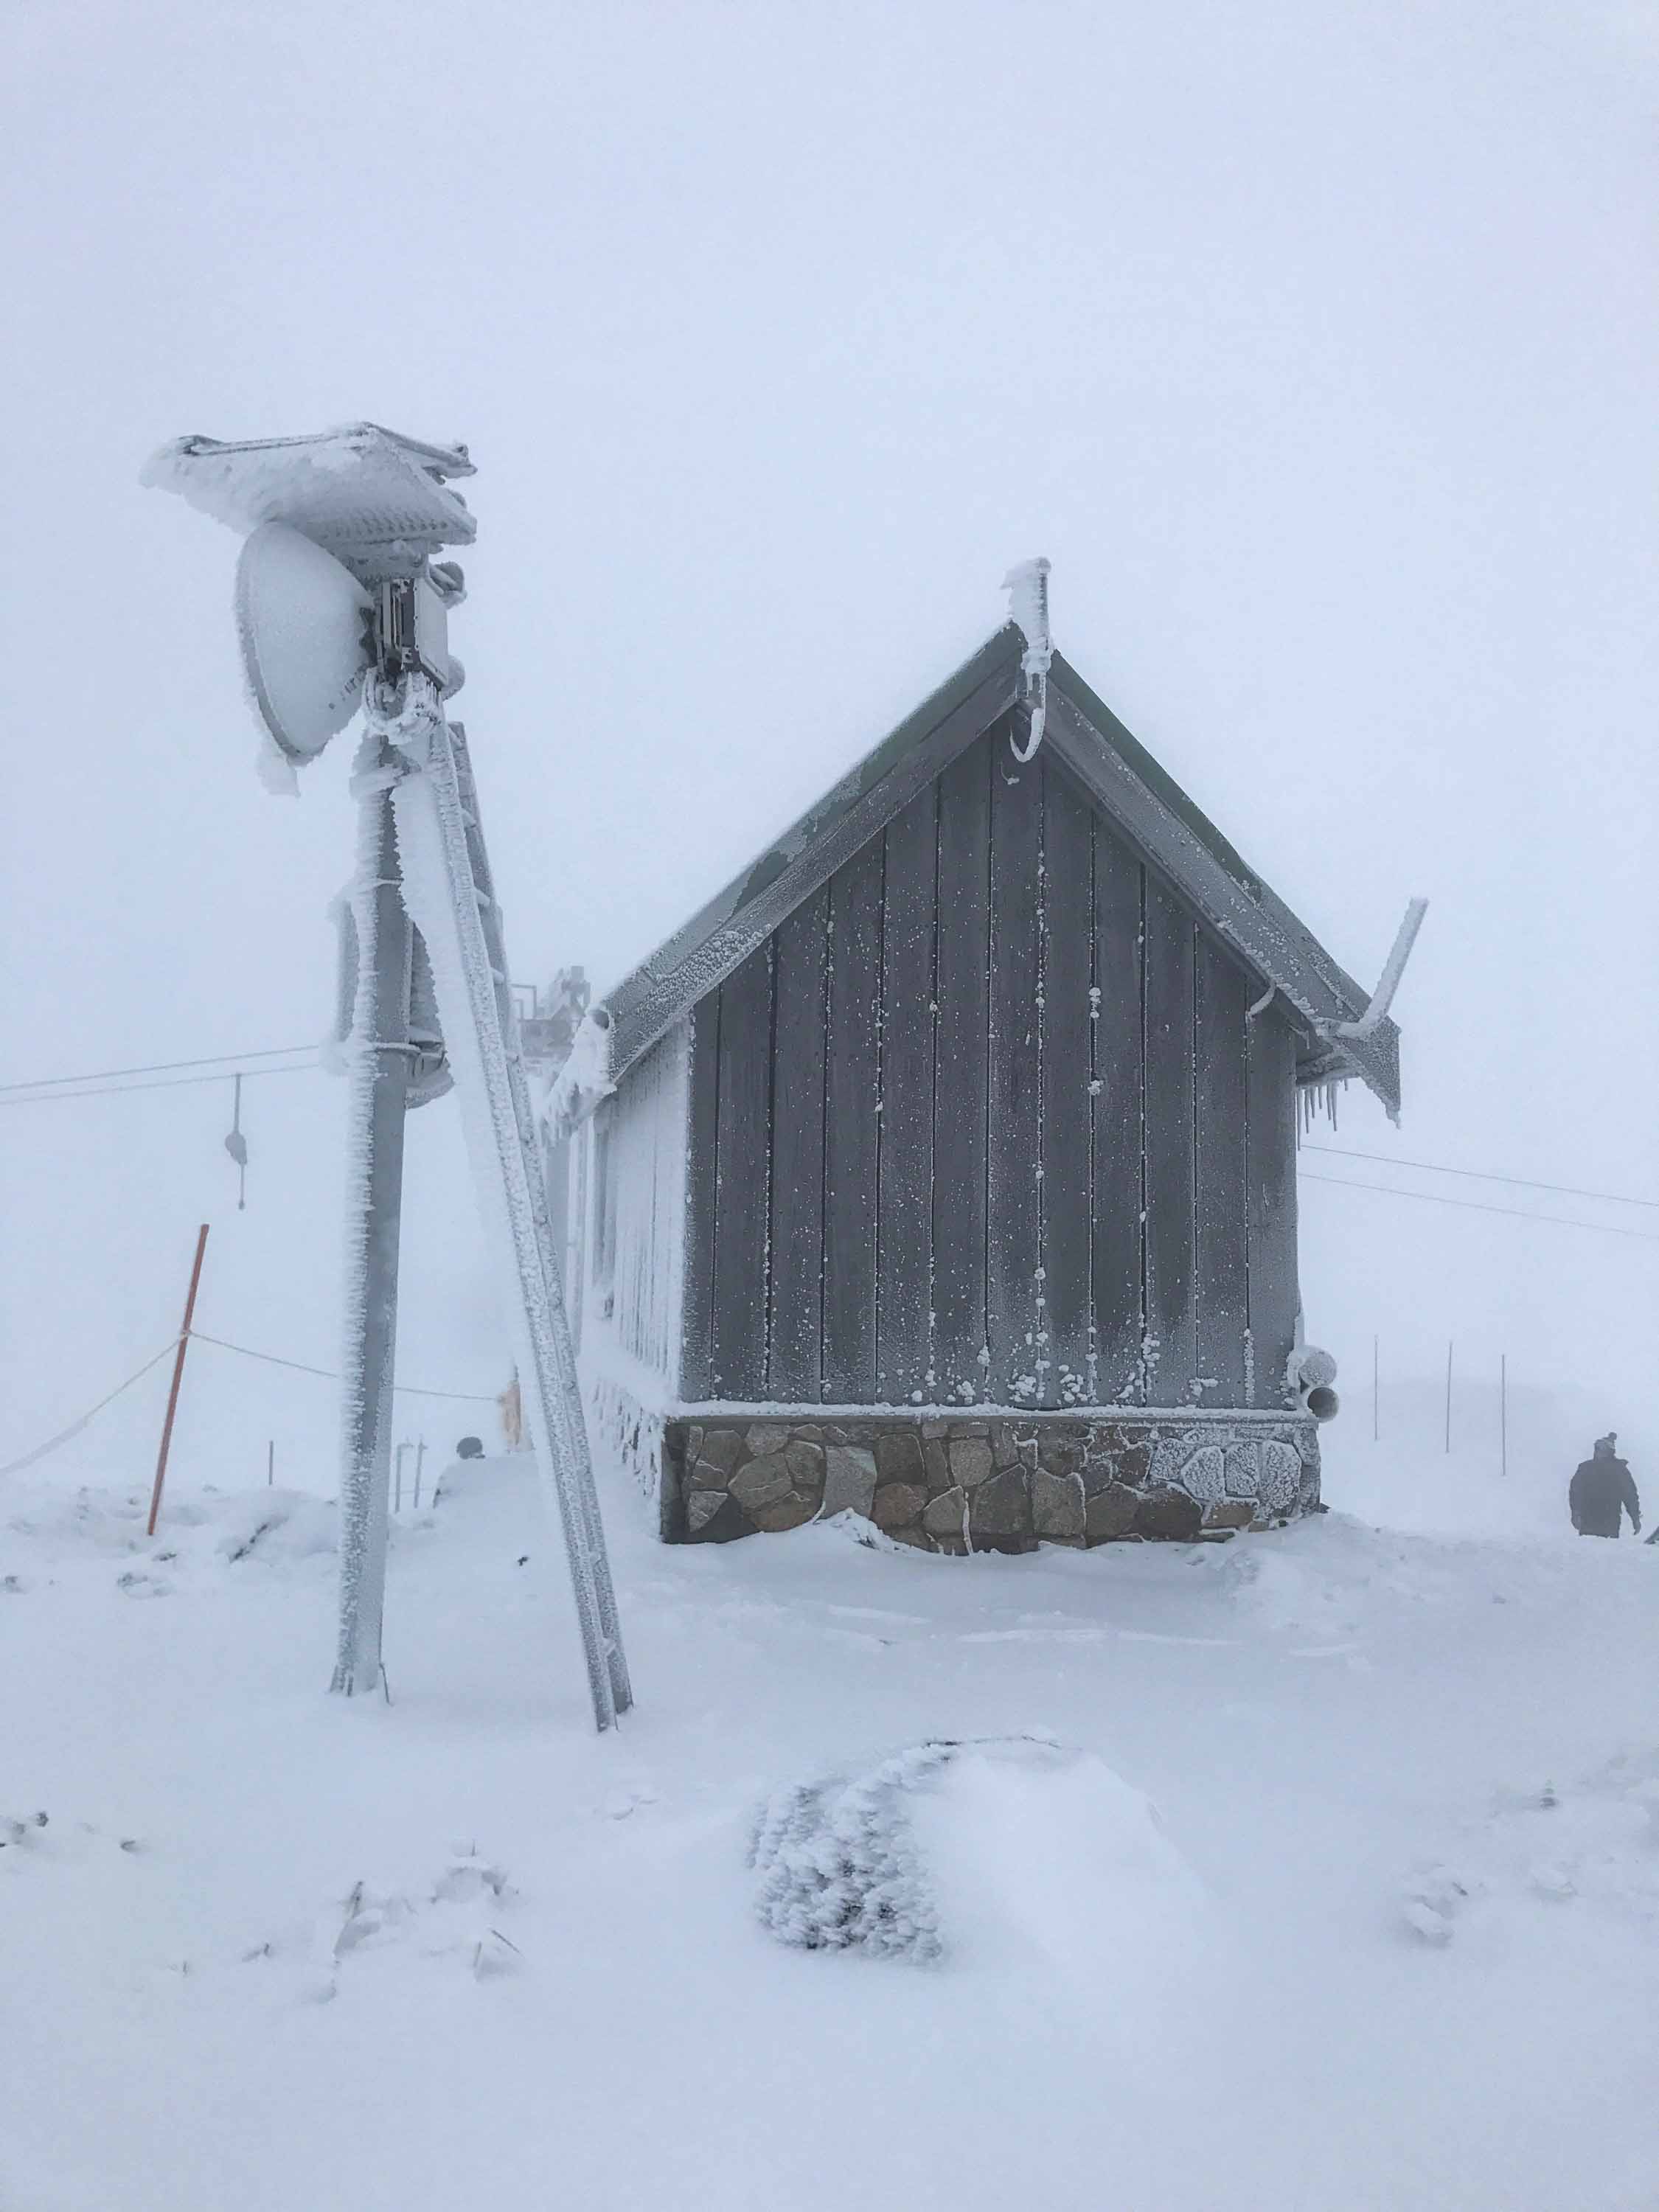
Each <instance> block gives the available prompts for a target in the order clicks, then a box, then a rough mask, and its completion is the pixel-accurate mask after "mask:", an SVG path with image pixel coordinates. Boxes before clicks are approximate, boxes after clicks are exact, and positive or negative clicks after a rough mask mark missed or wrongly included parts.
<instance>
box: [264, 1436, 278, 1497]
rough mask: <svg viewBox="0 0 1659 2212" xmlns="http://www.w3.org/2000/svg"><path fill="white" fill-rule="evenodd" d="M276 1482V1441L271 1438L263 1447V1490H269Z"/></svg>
mask: <svg viewBox="0 0 1659 2212" xmlns="http://www.w3.org/2000/svg"><path fill="white" fill-rule="evenodd" d="M275 1481H276V1437H272V1438H271V1440H270V1443H268V1444H267V1445H266V1446H265V1488H266V1489H267V1490H269V1489H270V1487H271V1486H272V1485H273V1484H274V1483H275Z"/></svg>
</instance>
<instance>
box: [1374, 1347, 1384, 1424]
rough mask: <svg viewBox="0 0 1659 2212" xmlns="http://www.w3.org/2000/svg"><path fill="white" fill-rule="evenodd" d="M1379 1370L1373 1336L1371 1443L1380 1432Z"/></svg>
mask: <svg viewBox="0 0 1659 2212" xmlns="http://www.w3.org/2000/svg"><path fill="white" fill-rule="evenodd" d="M1379 1371H1380V1362H1379V1357H1378V1353H1377V1340H1376V1338H1375V1337H1373V1338H1372V1339H1371V1442H1372V1443H1376V1440H1377V1438H1378V1437H1380V1436H1381V1435H1382V1433H1383V1430H1382V1425H1381V1419H1380V1416H1379V1414H1378V1411H1377V1406H1378V1400H1379V1395H1380V1393H1379V1388H1378V1383H1377V1376H1378V1373H1379Z"/></svg>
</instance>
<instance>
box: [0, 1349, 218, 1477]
mask: <svg viewBox="0 0 1659 2212" xmlns="http://www.w3.org/2000/svg"><path fill="white" fill-rule="evenodd" d="M178 1346H179V1339H178V1338H177V1337H176V1336H173V1337H169V1338H168V1339H167V1342H166V1343H165V1344H164V1345H163V1346H161V1350H160V1351H159V1352H157V1353H156V1354H155V1357H154V1358H150V1359H147V1360H146V1361H145V1362H144V1364H143V1366H142V1367H141V1368H140V1369H139V1370H138V1371H137V1374H136V1375H129V1376H128V1377H127V1379H126V1381H125V1383H117V1384H116V1386H115V1388H114V1389H112V1391H111V1392H110V1394H109V1395H108V1397H106V1398H100V1400H99V1401H98V1403H97V1404H96V1405H95V1406H94V1407H91V1409H90V1410H89V1411H88V1412H87V1413H82V1416H81V1418H80V1419H79V1420H78V1421H71V1422H70V1425H69V1426H68V1428H66V1429H59V1431H58V1434H57V1435H56V1436H55V1437H47V1439H46V1443H43V1444H36V1446H35V1447H34V1449H33V1451H30V1452H25V1453H24V1454H23V1456H22V1458H21V1459H15V1460H12V1461H10V1462H8V1464H7V1465H6V1466H4V1467H0V1474H20V1473H21V1471H22V1469H23V1468H26V1467H33V1464H34V1462H35V1461H36V1460H38V1459H45V1457H46V1454H47V1453H48V1452H55V1451H56V1450H57V1449H58V1445H59V1444H66V1443H68V1442H69V1440H70V1437H78V1436H79V1435H80V1433H81V1431H82V1429H84V1428H85V1427H86V1425H87V1424H88V1421H90V1420H91V1419H93V1418H94V1415H96V1414H99V1413H102V1412H103V1410H104V1408H105V1407H106V1406H112V1405H113V1404H114V1403H115V1401H116V1400H117V1399H118V1397H119V1396H120V1395H121V1393H122V1392H123V1391H124V1390H131V1388H132V1386H133V1384H134V1383H142V1382H143V1378H144V1377H145V1376H146V1375H148V1374H149V1370H150V1369H151V1368H152V1367H159V1366H160V1365H161V1362H162V1361H163V1360H164V1359H165V1358H167V1354H168V1352H174V1351H176V1350H177V1349H178Z"/></svg>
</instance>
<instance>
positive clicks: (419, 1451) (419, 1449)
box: [415, 1437, 426, 1513]
mask: <svg viewBox="0 0 1659 2212" xmlns="http://www.w3.org/2000/svg"><path fill="white" fill-rule="evenodd" d="M425 1464H426V1438H425V1437H422V1438H421V1441H420V1442H419V1443H417V1444H416V1447H415V1510H416V1512H417V1513H418V1512H419V1511H420V1510H421V1469H422V1467H424V1466H425Z"/></svg>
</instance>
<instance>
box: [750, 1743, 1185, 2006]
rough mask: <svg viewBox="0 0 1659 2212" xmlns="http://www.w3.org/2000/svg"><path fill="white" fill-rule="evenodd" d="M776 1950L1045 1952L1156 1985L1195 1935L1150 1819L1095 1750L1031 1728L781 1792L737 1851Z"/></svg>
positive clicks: (1172, 1862) (1169, 1857)
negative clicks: (746, 1847) (746, 1853)
mask: <svg viewBox="0 0 1659 2212" xmlns="http://www.w3.org/2000/svg"><path fill="white" fill-rule="evenodd" d="M750 1865H751V1867H752V1868H753V1869H754V1870H755V1875H756V1886H755V1905H756V1910H757V1912H758V1914H759V1916H760V1919H761V1923H762V1924H763V1926H764V1927H765V1928H766V1929H768V1930H769V1932H770V1933H771V1934H772V1935H774V1936H776V1937H777V1938H778V1940H779V1942H783V1943H788V1944H792V1945H793V1946H795V1947H796V1948H799V1949H801V1950H806V1951H845V1950H853V1949H857V1950H862V1951H867V1952H872V1953H873V1954H875V1955H876V1956H878V1957H888V1958H906V1959H910V1960H917V1961H928V1960H936V1959H939V1958H940V1957H942V1956H943V1955H944V1954H945V1952H946V1951H947V1950H950V1951H952V1952H955V1951H957V1950H958V1949H960V1951H961V1952H962V1953H963V1954H964V1956H967V1957H970V1958H973V1957H977V1958H978V1959H979V1960H981V1961H983V1960H986V1959H989V1958H992V1957H994V1956H996V1955H998V1954H1001V1955H1003V1956H1022V1957H1030V1956H1039V1955H1042V1956H1047V1957H1048V1959H1049V1960H1050V1961H1051V1962H1053V1963H1055V1964H1057V1965H1059V1966H1061V1967H1062V1968H1063V1969H1066V1970H1068V1971H1082V1972H1085V1973H1087V1974H1090V1975H1093V1976H1095V1977H1096V1978H1099V1977H1100V1976H1109V1977H1110V1978H1111V1979H1112V1980H1113V1981H1114V1982H1115V1984H1116V1985H1117V1986H1118V1987H1119V1989H1120V1990H1121V1992H1122V1993H1123V1994H1124V1995H1125V1997H1126V2001H1127V1998H1128V1996H1129V1993H1130V1991H1131V1990H1133V1989H1134V1988H1137V1987H1140V1988H1144V1987H1151V1986H1154V1985H1156V1984H1157V1982H1158V1978H1159V1977H1160V1975H1162V1974H1163V1973H1164V1972H1166V1971H1167V1970H1168V1967H1169V1966H1170V1961H1171V1960H1174V1959H1175V1958H1176V1957H1177V1956H1182V1955H1185V1954H1187V1953H1188V1951H1189V1950H1190V1948H1191V1944H1192V1942H1193V1941H1194V1938H1195V1937H1196V1936H1197V1935H1198V1934H1199V1931H1200V1929H1201V1926H1202V1915H1203V1910H1204V1899H1203V1893H1202V1888H1201V1886H1200V1884H1199V1882H1198V1881H1197V1879H1196V1877H1195V1876H1194V1874H1193V1873H1192V1870H1191V1869H1190V1868H1188V1865H1187V1863H1186V1862H1185V1860H1184V1859H1183V1858H1182V1856H1181V1853H1180V1852H1179V1851H1178V1850H1176V1847H1175V1845H1174V1844H1172V1843H1171V1842H1170V1838H1168V1837H1167V1836H1166V1835H1165V1834H1164V1831H1163V1828H1162V1826H1161V1824H1160V1822H1159V1820H1158V1813H1157V1810H1156V1808H1155V1807H1153V1806H1152V1804H1151V1803H1150V1802H1148V1801H1147V1799H1146V1798H1145V1797H1144V1796H1142V1795H1141V1793H1140V1792H1139V1790H1136V1789H1134V1788H1133V1786H1132V1785H1131V1784H1129V1783H1127V1782H1126V1781H1125V1780H1124V1779H1123V1778H1122V1776H1121V1775H1120V1774H1118V1773H1116V1772H1115V1771H1114V1770H1113V1769H1112V1768H1111V1767H1110V1766H1109V1765H1107V1764H1106V1762H1105V1761H1104V1760H1103V1759H1101V1758H1099V1757H1098V1756H1097V1754H1096V1753H1092V1752H1089V1751H1084V1750H1081V1749H1079V1748H1077V1747H1069V1746H1066V1745H1064V1744H1060V1743H1058V1742H1056V1741H1054V1738H1053V1737H1051V1736H1046V1735H1009V1736H988V1737H981V1738H968V1739H964V1740H962V1741H956V1740H952V1739H945V1738H939V1739H935V1740H933V1741H928V1742H925V1743H919V1744H914V1745H912V1746H911V1747H909V1748H908V1750H904V1751H899V1752H894V1753H891V1754H890V1756H889V1757H887V1758H885V1759H879V1760H878V1761H877V1762H876V1764H875V1765H872V1766H869V1767H866V1768H863V1769H861V1770H859V1771H846V1770H843V1771H840V1772H838V1773H836V1774H832V1775H829V1776H826V1777H825V1778H823V1779H822V1780H820V1781H817V1782H810V1783H798V1784H794V1785H793V1787H791V1788H789V1789H787V1790H778V1791H777V1792H775V1794H774V1796H772V1797H771V1798H770V1799H769V1801H768V1802H767V1803H766V1804H765V1805H764V1806H763V1808H762V1810H761V1814H760V1816H759V1819H758V1820H757V1823H756V1826H755V1829H754V1832H753V1836H752V1838H751V1842H750Z"/></svg>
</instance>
